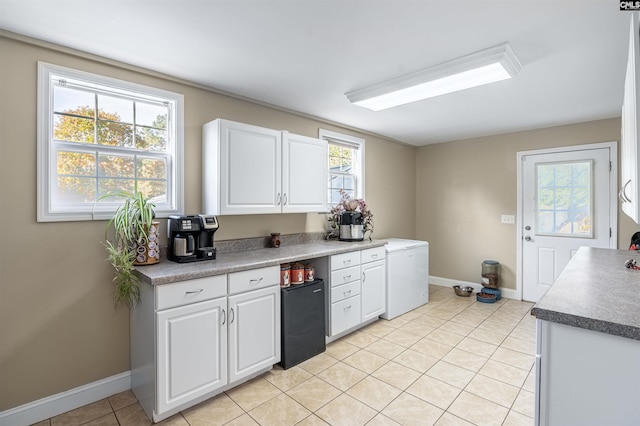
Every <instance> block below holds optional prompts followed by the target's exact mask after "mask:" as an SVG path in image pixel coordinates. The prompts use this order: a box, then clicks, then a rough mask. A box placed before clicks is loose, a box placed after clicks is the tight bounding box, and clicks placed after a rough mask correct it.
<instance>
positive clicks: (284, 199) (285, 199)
mask: <svg viewBox="0 0 640 426" xmlns="http://www.w3.org/2000/svg"><path fill="white" fill-rule="evenodd" d="M282 200H283V201H282V205H283V206H286V205H287V194H283V197H282Z"/></svg>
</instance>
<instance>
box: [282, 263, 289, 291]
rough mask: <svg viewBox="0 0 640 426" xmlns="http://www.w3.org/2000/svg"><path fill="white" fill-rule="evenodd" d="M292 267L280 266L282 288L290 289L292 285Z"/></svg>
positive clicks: (286, 264)
mask: <svg viewBox="0 0 640 426" xmlns="http://www.w3.org/2000/svg"><path fill="white" fill-rule="evenodd" d="M290 278H291V265H289V264H288V263H283V264H282V265H280V287H289V285H290V284H291V280H290Z"/></svg>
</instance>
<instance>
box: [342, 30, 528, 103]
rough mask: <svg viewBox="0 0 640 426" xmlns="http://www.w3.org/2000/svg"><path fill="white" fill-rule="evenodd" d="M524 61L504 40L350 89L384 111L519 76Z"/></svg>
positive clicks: (349, 94)
mask: <svg viewBox="0 0 640 426" xmlns="http://www.w3.org/2000/svg"><path fill="white" fill-rule="evenodd" d="M520 68H522V64H521V63H520V61H519V60H518V58H517V56H516V55H515V53H514V52H513V50H512V49H511V46H510V45H509V43H502V44H499V45H497V46H494V47H490V48H488V49H484V50H481V51H479V52H475V53H472V54H470V55H466V56H461V57H459V58H456V59H452V60H450V61H447V62H443V63H441V64H438V65H434V66H432V67H429V68H425V69H422V70H419V71H415V72H412V73H409V74H406V75H403V76H400V77H396V78H393V79H391V80H387V81H383V82H381V83H378V84H374V85H373V86H369V87H364V88H362V89H357V90H353V91H351V92H347V93H346V94H345V95H346V96H347V98H348V99H349V101H350V102H351V103H353V104H356V105H360V106H363V107H365V108H368V109H371V110H374V111H380V110H383V109H387V108H392V107H395V106H398V105H404V104H407V103H411V102H415V101H419V100H422V99H427V98H432V97H434V96H439V95H442V94H445V93H452V92H457V91H459V90H463V89H468V88H471V87H477V86H482V85H484V84H488V83H493V82H496V81H501V80H506V79H508V78H513V77H515V76H516V75H517V74H518V72H519V71H520Z"/></svg>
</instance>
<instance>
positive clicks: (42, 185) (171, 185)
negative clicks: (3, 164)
mask: <svg viewBox="0 0 640 426" xmlns="http://www.w3.org/2000/svg"><path fill="white" fill-rule="evenodd" d="M53 76H59V77H66V78H68V79H70V80H80V81H83V83H86V84H87V86H91V85H95V86H101V87H108V88H109V89H111V90H113V91H114V92H116V93H125V94H127V93H129V94H131V95H134V96H135V97H136V98H138V99H144V98H147V99H153V100H157V99H163V100H165V101H167V102H169V104H170V105H171V107H170V108H169V114H170V117H169V119H168V122H169V123H168V126H169V127H168V128H167V134H168V138H167V140H168V152H167V153H166V154H164V155H165V156H166V158H167V202H166V203H163V204H159V205H158V207H157V208H156V209H155V212H156V217H158V218H166V217H168V216H169V215H170V214H175V213H179V212H182V211H183V209H184V95H182V94H180V93H175V92H170V91H167V90H163V89H158V88H154V87H149V86H145V85H141V84H137V83H132V82H128V81H124V80H119V79H115V78H111V77H105V76H102V75H98V74H93V73H89V72H85V71H79V70H75V69H71V68H67V67H62V66H59V65H53V64H49V63H46V62H38V88H37V96H38V97H37V108H38V111H37V221H38V222H64V221H86V220H104V219H110V218H111V217H112V216H113V213H114V212H115V210H116V209H117V208H118V206H119V205H120V204H121V203H119V202H105V203H97V202H94V203H93V204H92V205H91V207H88V205H87V204H84V203H83V204H78V205H77V206H64V207H62V206H55V205H53V199H52V191H54V188H55V185H56V179H57V177H56V176H57V175H56V170H57V169H56V166H57V158H56V150H55V149H54V144H53V141H52V137H53V125H54V107H53V91H54V87H55V85H54V84H52V77H53ZM83 151H92V152H96V151H97V152H98V153H102V154H110V152H109V149H108V148H107V149H105V150H104V151H103V152H100V151H101V150H100V146H99V145H97V144H96V145H94V144H88V145H87V146H86V147H79V148H78V149H77V152H83ZM145 153H146V151H142V150H140V151H136V150H133V151H132V152H131V155H132V156H134V155H143V156H144V155H145ZM149 153H150V154H151V155H150V156H151V157H153V152H152V151H149Z"/></svg>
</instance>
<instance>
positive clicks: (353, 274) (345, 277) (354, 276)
mask: <svg viewBox="0 0 640 426" xmlns="http://www.w3.org/2000/svg"><path fill="white" fill-rule="evenodd" d="M356 280H360V266H359V265H358V266H352V267H351V268H344V269H339V270H337V271H333V272H332V273H331V287H335V286H337V285H342V284H346V283H350V282H351V281H356Z"/></svg>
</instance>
